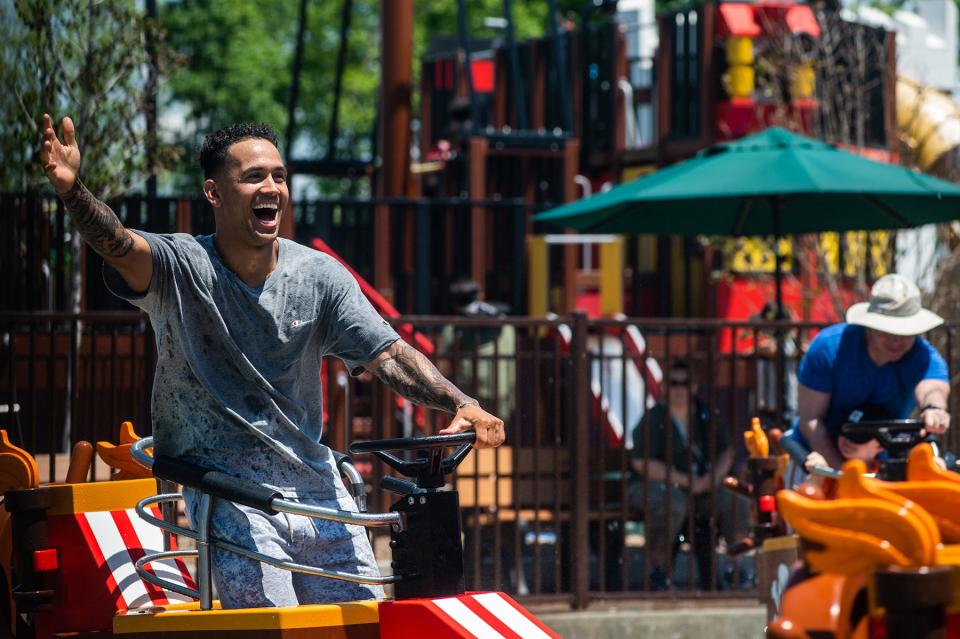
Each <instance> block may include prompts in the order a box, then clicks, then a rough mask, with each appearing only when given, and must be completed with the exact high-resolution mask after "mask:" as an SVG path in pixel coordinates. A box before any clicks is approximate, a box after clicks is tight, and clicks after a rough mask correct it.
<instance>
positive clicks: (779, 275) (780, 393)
mask: <svg viewBox="0 0 960 639" xmlns="http://www.w3.org/2000/svg"><path fill="white" fill-rule="evenodd" d="M782 203H783V198H782V197H779V196H778V197H773V198H770V209H771V211H772V212H773V259H774V279H773V285H774V290H775V294H776V302H777V314H776V320H777V321H778V322H779V321H781V320H784V319H786V318H787V314H786V312H785V311H784V307H783V258H782V256H781V255H780V239H781V235H780V205H781V204H782ZM774 334H775V335H776V338H777V399H778V400H779V401H778V402H777V403H778V404H779V405H778V406H777V408H778V409H779V410H778V415H779V416H780V418H781V419H782V420H783V421H784V422H786V419H787V384H786V383H785V381H786V380H785V379H784V375H785V374H786V371H787V355H786V353H785V352H784V342H785V339H784V334H783V329H782V328H779V327H778V328H777V330H776V331H774ZM782 426H783V427H784V428H789V427H790V425H789V424H786V423H784V424H782Z"/></svg>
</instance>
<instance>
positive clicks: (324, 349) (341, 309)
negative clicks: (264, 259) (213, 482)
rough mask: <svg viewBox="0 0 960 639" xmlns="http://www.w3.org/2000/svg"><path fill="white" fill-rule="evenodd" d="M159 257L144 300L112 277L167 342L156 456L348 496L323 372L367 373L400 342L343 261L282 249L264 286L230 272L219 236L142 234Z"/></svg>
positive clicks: (286, 489) (301, 491)
mask: <svg viewBox="0 0 960 639" xmlns="http://www.w3.org/2000/svg"><path fill="white" fill-rule="evenodd" d="M139 234H140V235H141V236H143V238H144V239H146V241H147V243H148V244H149V245H150V249H151V250H152V252H153V278H152V279H151V281H150V288H149V289H148V290H147V292H146V293H144V294H142V295H139V294H137V293H134V292H133V291H131V290H130V289H129V287H128V286H127V285H126V283H125V282H124V281H123V279H122V278H121V277H120V275H119V273H117V272H116V271H115V270H113V269H112V268H110V267H105V269H104V279H105V280H106V282H107V285H108V287H109V288H110V289H111V290H112V291H113V292H114V293H115V294H116V295H118V296H119V297H122V298H123V299H126V300H129V301H130V302H131V303H133V304H134V305H135V306H138V307H139V308H141V309H143V310H144V311H146V312H147V313H148V314H149V316H150V321H151V323H152V324H153V329H154V333H155V334H156V339H157V351H158V361H157V370H156V376H155V379H154V384H153V398H152V399H153V404H152V412H153V436H154V442H155V446H156V449H157V451H158V452H160V453H162V454H165V455H171V456H176V457H181V458H183V459H185V460H188V461H192V462H194V463H196V464H200V465H202V466H205V467H207V468H212V469H216V470H221V471H223V472H226V473H229V474H231V475H234V476H238V477H243V478H246V479H250V480H253V481H256V482H258V483H262V484H265V485H267V486H269V487H271V488H274V489H276V490H279V491H280V492H282V493H283V494H284V495H285V496H288V497H311V498H319V499H329V498H335V497H338V496H342V495H341V493H342V490H343V489H342V486H343V484H342V482H340V481H336V480H335V479H334V478H335V477H337V471H336V467H335V465H334V463H333V458H332V455H331V453H330V449H329V448H327V447H326V446H323V445H322V444H320V443H319V441H320V434H321V428H322V415H323V395H322V391H321V384H320V362H321V358H322V357H323V356H324V355H336V356H337V357H340V358H341V359H343V360H344V361H345V362H346V364H347V366H348V367H349V369H350V370H351V371H354V372H358V371H359V370H360V369H362V366H363V364H365V363H366V362H369V361H371V360H372V359H374V358H375V357H376V356H377V355H379V354H380V352H381V351H383V350H384V349H386V348H387V347H388V346H389V345H390V344H392V343H393V342H394V341H396V340H397V339H398V336H397V334H396V332H394V330H393V329H392V328H391V327H390V326H389V325H388V324H387V323H386V322H385V321H384V320H383V318H381V317H380V316H379V315H378V314H377V312H376V310H374V308H373V307H372V306H371V305H370V303H369V302H368V301H367V299H366V298H365V297H364V296H363V293H362V292H361V291H360V287H359V286H358V284H357V282H356V280H355V279H354V278H353V276H352V275H351V274H350V273H349V272H348V271H347V270H346V269H345V268H344V267H343V266H342V265H341V264H340V263H339V262H337V261H336V260H335V259H334V258H332V257H330V256H329V255H326V254H323V253H320V252H318V251H314V250H313V249H310V248H308V247H306V246H302V245H300V244H297V243H295V242H291V241H289V240H284V239H280V240H278V242H279V255H278V258H277V268H276V269H275V270H274V271H273V272H272V273H271V274H270V276H269V277H268V278H267V280H266V281H265V282H264V283H263V286H262V287H259V288H251V287H249V286H247V285H246V284H244V283H243V282H242V281H241V280H240V279H239V278H238V277H237V276H236V275H234V274H233V272H232V271H230V269H228V268H227V267H226V265H224V264H223V262H222V261H221V260H220V256H219V255H218V253H217V249H216V247H215V246H214V242H213V236H200V237H192V236H190V235H186V234H180V233H178V234H173V235H155V234H151V233H143V232H139Z"/></svg>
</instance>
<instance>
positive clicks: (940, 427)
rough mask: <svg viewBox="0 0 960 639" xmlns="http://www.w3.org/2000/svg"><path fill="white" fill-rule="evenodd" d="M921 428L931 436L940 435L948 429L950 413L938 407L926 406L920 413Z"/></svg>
mask: <svg viewBox="0 0 960 639" xmlns="http://www.w3.org/2000/svg"><path fill="white" fill-rule="evenodd" d="M920 417H921V418H922V419H923V428H924V430H925V431H926V432H928V433H931V434H933V435H942V434H943V433H945V432H947V429H948V428H950V413H948V412H947V411H946V409H944V408H941V407H939V406H926V407H924V409H923V410H922V411H920Z"/></svg>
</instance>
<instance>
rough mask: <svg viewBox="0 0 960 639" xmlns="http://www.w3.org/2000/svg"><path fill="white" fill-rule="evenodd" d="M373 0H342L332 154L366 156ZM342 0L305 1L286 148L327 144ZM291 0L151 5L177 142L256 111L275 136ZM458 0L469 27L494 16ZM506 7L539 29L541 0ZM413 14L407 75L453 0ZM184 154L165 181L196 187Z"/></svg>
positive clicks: (453, 11) (375, 58) (310, 151)
mask: <svg viewBox="0 0 960 639" xmlns="http://www.w3.org/2000/svg"><path fill="white" fill-rule="evenodd" d="M380 1H381V0H352V2H351V14H350V15H351V17H350V30H349V35H348V38H349V43H348V45H349V46H348V49H347V60H346V66H345V72H344V77H343V87H342V95H341V102H340V110H339V114H338V129H339V137H338V139H337V140H336V142H335V143H336V145H337V149H336V151H337V155H338V157H360V158H369V156H370V153H371V150H372V147H371V139H372V133H373V130H374V127H375V123H376V118H377V100H378V87H379V84H380V55H381V52H380V50H379V40H380V38H379V34H380ZM343 3H344V0H337V1H336V2H329V1H328V2H316V1H311V2H308V4H307V29H306V33H305V39H304V47H303V56H304V57H303V71H302V73H301V77H300V94H299V99H298V101H297V104H298V108H297V113H296V119H297V137H296V143H295V147H296V148H295V151H296V152H295V153H294V156H295V157H309V158H317V157H323V156H324V155H326V152H327V149H326V146H327V128H328V126H329V122H330V118H331V114H332V104H333V94H334V82H335V74H336V58H337V51H338V48H339V46H340V24H341V14H342V9H343ZM297 4H298V3H295V2H281V3H276V4H274V5H272V6H271V10H270V11H269V12H266V11H264V10H263V7H262V3H259V2H255V1H254V0H234V1H233V2H230V3H223V2H218V1H217V0H193V1H190V2H187V1H185V0H180V1H173V2H169V3H165V4H163V5H161V13H160V16H159V19H160V23H161V24H162V25H163V27H164V28H165V30H166V31H167V32H169V33H170V44H171V46H172V47H173V48H174V49H175V50H176V51H177V52H178V53H179V54H180V55H181V56H183V58H184V60H185V61H186V64H185V66H184V67H182V68H181V69H180V70H178V71H177V72H176V73H175V74H174V75H173V76H172V78H171V80H170V83H169V85H168V87H167V89H168V91H167V94H166V100H165V105H166V108H167V109H174V108H176V107H179V108H180V109H181V110H182V111H183V113H184V115H183V120H184V122H183V126H179V127H178V133H177V140H178V142H179V143H180V144H181V146H182V147H183V149H184V151H188V150H192V149H193V148H195V147H196V145H197V144H198V142H199V141H200V139H199V138H200V135H201V133H206V132H209V131H212V130H215V129H217V128H219V127H222V126H225V125H227V124H229V123H231V122H236V121H249V120H258V121H264V122H267V123H269V124H271V125H273V126H274V127H275V128H276V129H277V131H278V133H280V135H281V139H282V138H283V137H285V136H284V134H285V132H286V131H285V129H286V126H287V104H288V100H289V92H290V83H291V69H292V63H293V55H294V48H295V41H296V28H297V20H298V15H297V8H298V7H297ZM466 4H467V8H468V16H469V25H470V31H471V37H472V38H474V39H476V38H486V39H490V38H491V37H492V36H493V35H494V32H493V31H491V30H490V29H488V28H487V27H484V26H483V20H484V18H486V17H491V16H495V17H500V16H502V15H503V0H470V1H469V2H467V3H466ZM582 4H583V3H582V2H581V0H563V1H561V2H559V3H558V6H559V11H560V12H561V13H563V14H565V15H566V14H568V13H570V12H573V11H576V10H578V9H579V8H580V7H581V6H582ZM513 13H514V21H515V24H516V33H517V37H518V38H524V37H531V36H537V35H542V34H543V33H544V32H545V31H546V26H547V22H546V19H547V2H546V1H545V0H535V1H534V0H528V1H526V2H523V1H517V0H515V1H514V2H513ZM414 15H415V21H416V23H415V26H414V60H415V62H414V68H413V72H414V81H415V82H416V77H417V76H418V75H419V64H418V63H417V62H416V61H417V60H419V59H420V57H421V56H422V55H423V54H424V52H425V51H426V49H427V43H428V42H430V40H431V39H432V38H433V37H434V36H436V35H438V34H441V33H444V34H456V33H457V28H458V24H457V2H456V1H455V0H443V1H440V2H436V1H433V0H418V1H417V2H416V5H415V10H414ZM281 150H282V151H284V152H285V149H281ZM190 155H191V153H190V152H185V153H184V154H183V157H184V158H185V160H184V162H183V163H182V164H181V165H180V166H179V167H178V174H179V176H178V177H177V179H176V180H175V187H174V188H175V189H176V188H179V189H185V188H190V189H192V188H196V184H197V183H198V181H197V180H198V175H197V170H196V169H195V168H192V164H193V163H192V162H188V161H187V160H186V158H188V157H189V156H190Z"/></svg>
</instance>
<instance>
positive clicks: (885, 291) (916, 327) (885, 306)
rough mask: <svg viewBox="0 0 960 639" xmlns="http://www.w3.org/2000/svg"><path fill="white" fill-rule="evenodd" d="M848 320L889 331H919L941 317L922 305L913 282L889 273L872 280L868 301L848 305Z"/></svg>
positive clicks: (926, 328)
mask: <svg viewBox="0 0 960 639" xmlns="http://www.w3.org/2000/svg"><path fill="white" fill-rule="evenodd" d="M847 323H848V324H859V325H860V326H866V327H868V328H873V329H876V330H878V331H883V332H884V333H890V334H891V335H920V334H921V333H926V332H927V331H929V330H930V329H933V328H936V327H937V326H940V325H941V324H943V318H942V317H940V316H939V315H937V314H936V313H934V312H932V311H928V310H927V309H925V308H923V306H922V304H921V303H920V289H918V288H917V285H916V284H914V283H913V282H911V281H910V280H908V279H907V278H905V277H903V276H902V275H897V274H896V273H891V274H890V275H884V276H883V277H881V278H880V279H879V280H877V281H876V282H875V283H874V285H873V288H872V289H871V290H870V301H869V302H860V303H859V304H854V305H853V306H851V307H850V308H849V309H847Z"/></svg>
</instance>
